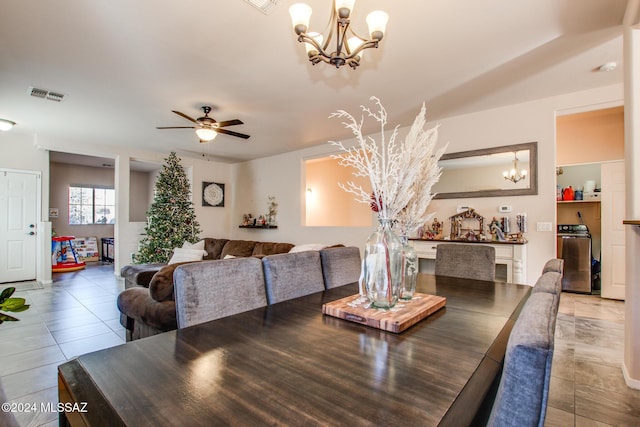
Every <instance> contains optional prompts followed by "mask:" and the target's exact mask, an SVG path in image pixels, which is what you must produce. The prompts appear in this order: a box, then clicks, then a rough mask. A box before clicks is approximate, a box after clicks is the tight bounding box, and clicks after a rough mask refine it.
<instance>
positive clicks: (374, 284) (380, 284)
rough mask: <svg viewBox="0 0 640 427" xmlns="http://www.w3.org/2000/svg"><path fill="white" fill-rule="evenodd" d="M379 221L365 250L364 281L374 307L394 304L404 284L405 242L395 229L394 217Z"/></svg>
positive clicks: (368, 296) (388, 306)
mask: <svg viewBox="0 0 640 427" xmlns="http://www.w3.org/2000/svg"><path fill="white" fill-rule="evenodd" d="M378 222H379V225H378V229H377V230H376V231H374V232H373V234H371V236H369V240H367V245H366V247H365V251H364V257H365V258H364V263H363V270H364V272H363V273H364V274H363V277H364V285H365V290H366V293H367V298H368V299H369V302H370V303H371V306H372V307H377V308H392V307H393V306H394V305H396V303H397V302H398V298H399V296H400V287H401V286H402V243H401V242H400V239H398V236H396V234H395V233H394V232H393V231H392V230H391V225H392V221H391V220H388V219H379V220H378Z"/></svg>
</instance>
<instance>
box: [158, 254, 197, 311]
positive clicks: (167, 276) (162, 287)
mask: <svg viewBox="0 0 640 427" xmlns="http://www.w3.org/2000/svg"><path fill="white" fill-rule="evenodd" d="M192 262H200V261H187V262H177V263H175V264H169V265H165V266H164V267H162V268H161V269H160V270H159V271H158V272H157V273H156V274H154V275H153V278H152V279H151V282H149V295H150V296H151V298H153V299H154V300H156V301H158V302H162V301H173V300H174V297H173V272H174V270H175V269H176V268H178V267H180V266H181V265H184V264H191V263H192Z"/></svg>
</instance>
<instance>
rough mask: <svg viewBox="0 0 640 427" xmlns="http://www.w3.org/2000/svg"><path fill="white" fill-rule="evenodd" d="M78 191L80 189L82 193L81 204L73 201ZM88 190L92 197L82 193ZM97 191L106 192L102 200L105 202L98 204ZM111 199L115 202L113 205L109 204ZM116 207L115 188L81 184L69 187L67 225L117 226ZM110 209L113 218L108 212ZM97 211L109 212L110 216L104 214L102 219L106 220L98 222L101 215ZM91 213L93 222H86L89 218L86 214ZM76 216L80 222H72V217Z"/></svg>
mask: <svg viewBox="0 0 640 427" xmlns="http://www.w3.org/2000/svg"><path fill="white" fill-rule="evenodd" d="M76 189H79V190H80V191H81V194H80V197H79V203H74V202H73V201H72V193H73V192H75V190H76ZM87 190H88V191H90V195H83V194H82V192H84V191H87ZM96 190H101V191H104V195H103V197H102V200H103V201H104V202H100V203H99V204H96ZM110 192H111V194H110ZM89 199H90V202H89ZM110 199H112V200H113V204H108V201H109V200H110ZM78 207H79V208H78ZM115 207H116V197H115V188H113V187H109V186H98V185H79V184H73V185H69V188H68V194H67V208H68V218H67V223H68V224H69V225H113V224H115V220H116V217H115ZM109 208H110V209H111V210H112V211H113V216H111V215H110V213H111V212H110V211H108V209H109ZM97 209H103V211H104V210H107V212H109V214H107V215H109V216H105V215H104V214H102V218H104V221H97V220H96V218H98V217H99V214H97V213H96V212H97ZM89 211H90V212H91V220H90V221H88V222H84V221H83V219H85V218H86V217H88V214H86V212H89ZM74 215H76V216H78V219H79V221H78V222H72V216H74ZM109 218H111V219H109Z"/></svg>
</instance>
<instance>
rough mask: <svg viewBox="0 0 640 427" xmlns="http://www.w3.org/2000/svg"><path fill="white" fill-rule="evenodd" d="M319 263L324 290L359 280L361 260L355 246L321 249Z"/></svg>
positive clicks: (358, 250)
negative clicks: (320, 264)
mask: <svg viewBox="0 0 640 427" xmlns="http://www.w3.org/2000/svg"><path fill="white" fill-rule="evenodd" d="M320 261H321V262H322V275H323V277H324V287H325V289H331V288H337V287H338V286H344V285H348V284H349V283H355V282H357V281H358V279H359V278H360V269H361V265H362V259H361V258H360V249H359V248H357V247H355V246H346V247H339V248H326V249H322V250H321V251H320Z"/></svg>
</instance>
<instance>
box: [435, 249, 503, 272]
mask: <svg viewBox="0 0 640 427" xmlns="http://www.w3.org/2000/svg"><path fill="white" fill-rule="evenodd" d="M435 273H436V275H439V276H452V277H460V278H462V279H478V280H488V281H494V280H495V278H496V250H495V248H494V247H492V246H487V245H482V244H472V243H469V244H465V243H440V244H438V248H437V250H436V266H435Z"/></svg>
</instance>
